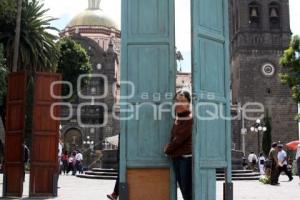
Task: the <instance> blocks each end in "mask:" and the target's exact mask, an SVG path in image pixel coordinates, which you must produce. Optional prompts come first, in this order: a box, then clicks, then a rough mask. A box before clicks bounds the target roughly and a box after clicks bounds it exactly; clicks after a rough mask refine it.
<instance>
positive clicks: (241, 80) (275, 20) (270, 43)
mask: <svg viewBox="0 0 300 200" xmlns="http://www.w3.org/2000/svg"><path fill="white" fill-rule="evenodd" d="M230 4H231V5H230V41H231V89H232V104H234V105H235V104H241V105H245V104H246V103H249V102H250V103H251V102H256V103H261V104H262V105H263V107H264V111H265V112H268V114H269V117H271V120H272V122H271V126H272V140H273V141H281V142H287V141H289V140H292V139H293V138H297V133H298V125H297V122H296V121H295V120H294V116H295V115H296V113H297V105H296V103H295V102H293V100H292V98H291V94H290V90H289V88H288V87H287V86H285V85H282V84H281V82H280V79H279V77H278V75H279V73H280V72H281V71H282V68H281V66H280V65H279V59H280V56H281V55H282V53H283V51H284V50H285V49H286V48H287V47H288V44H289V39H290V37H291V30H290V19H289V0H260V1H258V0H231V1H230ZM253 123H254V121H249V120H247V119H246V120H245V124H244V125H245V128H247V129H248V134H247V135H246V151H254V152H256V151H257V146H258V144H257V136H256V137H255V136H254V133H250V130H249V128H250V126H251V125H252V124H253ZM241 127H242V124H241V123H239V125H238V126H236V125H234V126H233V127H232V128H233V130H235V129H236V131H235V132H236V134H240V130H241ZM233 138H237V141H233V142H234V143H236V144H237V148H239V147H240V149H242V147H241V142H240V141H241V138H240V137H238V136H236V137H235V136H233ZM238 138H239V139H240V141H239V139H238ZM260 141H262V140H260Z"/></svg>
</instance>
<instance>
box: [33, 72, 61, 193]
mask: <svg viewBox="0 0 300 200" xmlns="http://www.w3.org/2000/svg"><path fill="white" fill-rule="evenodd" d="M59 80H61V77H60V75H58V74H52V73H37V74H36V77H35V90H34V108H33V128H32V152H31V169H30V194H29V195H30V196H56V195H57V176H58V167H59V166H58V158H57V155H58V140H59V121H56V120H54V119H53V117H52V116H51V105H52V104H53V103H55V102H57V101H58V100H57V99H54V98H53V97H52V96H51V84H52V83H53V82H55V81H59ZM60 92H61V88H60V87H59V85H58V84H55V86H54V87H53V94H55V96H59V95H60ZM59 113H60V107H59V106H55V107H54V108H53V114H54V116H56V117H57V116H60V115H59Z"/></svg>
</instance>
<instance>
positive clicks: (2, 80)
mask: <svg viewBox="0 0 300 200" xmlns="http://www.w3.org/2000/svg"><path fill="white" fill-rule="evenodd" d="M6 76H7V69H6V65H5V58H4V55H3V45H2V44H0V106H1V105H2V104H3V98H4V97H5V96H6V90H7V85H6Z"/></svg>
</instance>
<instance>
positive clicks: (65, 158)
mask: <svg viewBox="0 0 300 200" xmlns="http://www.w3.org/2000/svg"><path fill="white" fill-rule="evenodd" d="M68 159H69V156H68V151H64V153H63V155H62V157H61V161H62V163H63V169H62V171H63V173H64V174H66V173H67V171H68Z"/></svg>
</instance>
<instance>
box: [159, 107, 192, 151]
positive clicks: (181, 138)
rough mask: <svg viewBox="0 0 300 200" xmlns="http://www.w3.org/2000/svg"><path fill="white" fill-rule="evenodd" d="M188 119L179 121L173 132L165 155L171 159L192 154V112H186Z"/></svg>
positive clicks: (175, 124)
mask: <svg viewBox="0 0 300 200" xmlns="http://www.w3.org/2000/svg"><path fill="white" fill-rule="evenodd" d="M185 115H186V116H183V117H185V118H187V119H180V118H179V119H178V120H177V122H176V123H174V125H173V128H172V131H171V139H170V142H169V144H168V145H167V147H166V149H165V153H166V154H167V155H169V156H171V157H178V156H182V155H191V154H192V129H193V119H192V117H191V116H189V115H190V112H186V114H185Z"/></svg>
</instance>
